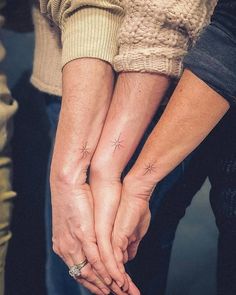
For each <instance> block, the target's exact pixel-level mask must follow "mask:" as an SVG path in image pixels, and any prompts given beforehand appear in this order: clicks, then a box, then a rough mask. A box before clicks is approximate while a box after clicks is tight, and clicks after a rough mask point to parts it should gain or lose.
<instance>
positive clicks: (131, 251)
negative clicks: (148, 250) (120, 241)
mask: <svg viewBox="0 0 236 295" xmlns="http://www.w3.org/2000/svg"><path fill="white" fill-rule="evenodd" d="M139 244H140V240H137V241H135V242H133V243H131V244H130V245H129V246H128V249H127V251H128V260H132V259H134V257H135V256H136V254H137V252H138V246H139Z"/></svg>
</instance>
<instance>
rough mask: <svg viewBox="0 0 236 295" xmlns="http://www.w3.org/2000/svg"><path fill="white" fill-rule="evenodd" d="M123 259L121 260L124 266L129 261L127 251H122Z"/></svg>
mask: <svg viewBox="0 0 236 295" xmlns="http://www.w3.org/2000/svg"><path fill="white" fill-rule="evenodd" d="M123 256H124V258H123V263H124V264H126V263H127V262H128V260H129V255H128V251H127V250H126V251H124V254H123Z"/></svg>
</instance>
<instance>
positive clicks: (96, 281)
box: [70, 240, 110, 294]
mask: <svg viewBox="0 0 236 295" xmlns="http://www.w3.org/2000/svg"><path fill="white" fill-rule="evenodd" d="M76 242H77V244H76V246H77V251H76V252H73V254H72V253H71V254H70V260H72V261H73V265H78V264H80V263H81V262H83V261H85V260H86V256H85V254H84V251H83V250H82V244H81V242H80V241H78V240H77V241H76ZM80 272H81V276H82V278H83V279H85V280H86V281H88V282H90V283H91V284H93V285H94V286H96V287H97V288H99V289H100V290H102V291H103V292H104V293H105V294H109V293H110V290H109V288H108V287H107V286H106V285H105V284H104V283H103V281H102V280H101V279H100V278H99V277H98V276H97V275H96V274H95V273H94V271H93V270H92V268H91V265H90V264H89V263H87V264H86V265H85V266H83V267H82V268H81V270H80Z"/></svg>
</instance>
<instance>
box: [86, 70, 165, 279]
mask: <svg viewBox="0 0 236 295" xmlns="http://www.w3.org/2000/svg"><path fill="white" fill-rule="evenodd" d="M169 83H170V81H169V78H168V77H167V76H164V75H159V74H149V73H122V74H120V75H119V77H118V80H117V83H116V87H115V91H114V95H113V98H112V103H111V105H110V108H109V111H108V115H107V117H106V121H105V124H104V127H103V131H102V135H101V138H100V140H99V143H98V146H97V148H96V152H95V154H94V156H93V159H92V163H91V169H90V175H89V183H90V187H91V190H92V194H93V198H94V205H95V207H94V211H95V231H96V237H97V243H98V246H99V252H100V255H101V258H102V261H103V262H104V264H105V266H106V268H107V270H108V271H109V272H110V271H112V269H113V268H114V267H116V258H115V257H114V254H113V249H112V244H111V235H112V230H113V226H114V221H115V216H116V214H117V210H118V207H119V203H120V197H121V190H122V184H121V173H122V171H123V170H124V168H125V166H126V165H127V163H128V161H129V160H130V158H131V156H132V155H133V153H134V151H135V149H136V148H137V145H138V143H139V142H140V140H141V138H142V136H143V134H144V132H145V129H146V128H147V126H148V125H149V123H150V121H151V120H152V117H153V115H154V114H155V112H156V110H157V108H158V106H159V104H160V102H161V100H162V98H163V96H164V94H165V92H166V90H167V88H168V86H169ZM112 257H113V259H112ZM126 261H127V256H126V257H125V258H124V261H123V262H124V263H125V262H126ZM119 269H120V271H121V272H123V273H124V272H125V269H124V266H123V264H120V265H119Z"/></svg>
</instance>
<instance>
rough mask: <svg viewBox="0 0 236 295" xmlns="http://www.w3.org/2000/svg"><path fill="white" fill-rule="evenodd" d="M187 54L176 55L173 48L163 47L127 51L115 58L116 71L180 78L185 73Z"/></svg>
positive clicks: (182, 51)
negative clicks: (184, 58) (184, 63)
mask: <svg viewBox="0 0 236 295" xmlns="http://www.w3.org/2000/svg"><path fill="white" fill-rule="evenodd" d="M163 53H165V54H163ZM185 53H186V52H185V51H184V50H178V54H176V52H174V50H173V49H172V48H163V47H162V48H151V49H142V50H136V51H135V50H127V51H124V52H122V53H121V54H119V55H117V56H116V57H115V58H114V69H115V70H116V71H117V72H148V73H159V74H163V75H167V76H170V77H175V78H178V77H180V76H181V74H182V71H183V56H184V55H185Z"/></svg>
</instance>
